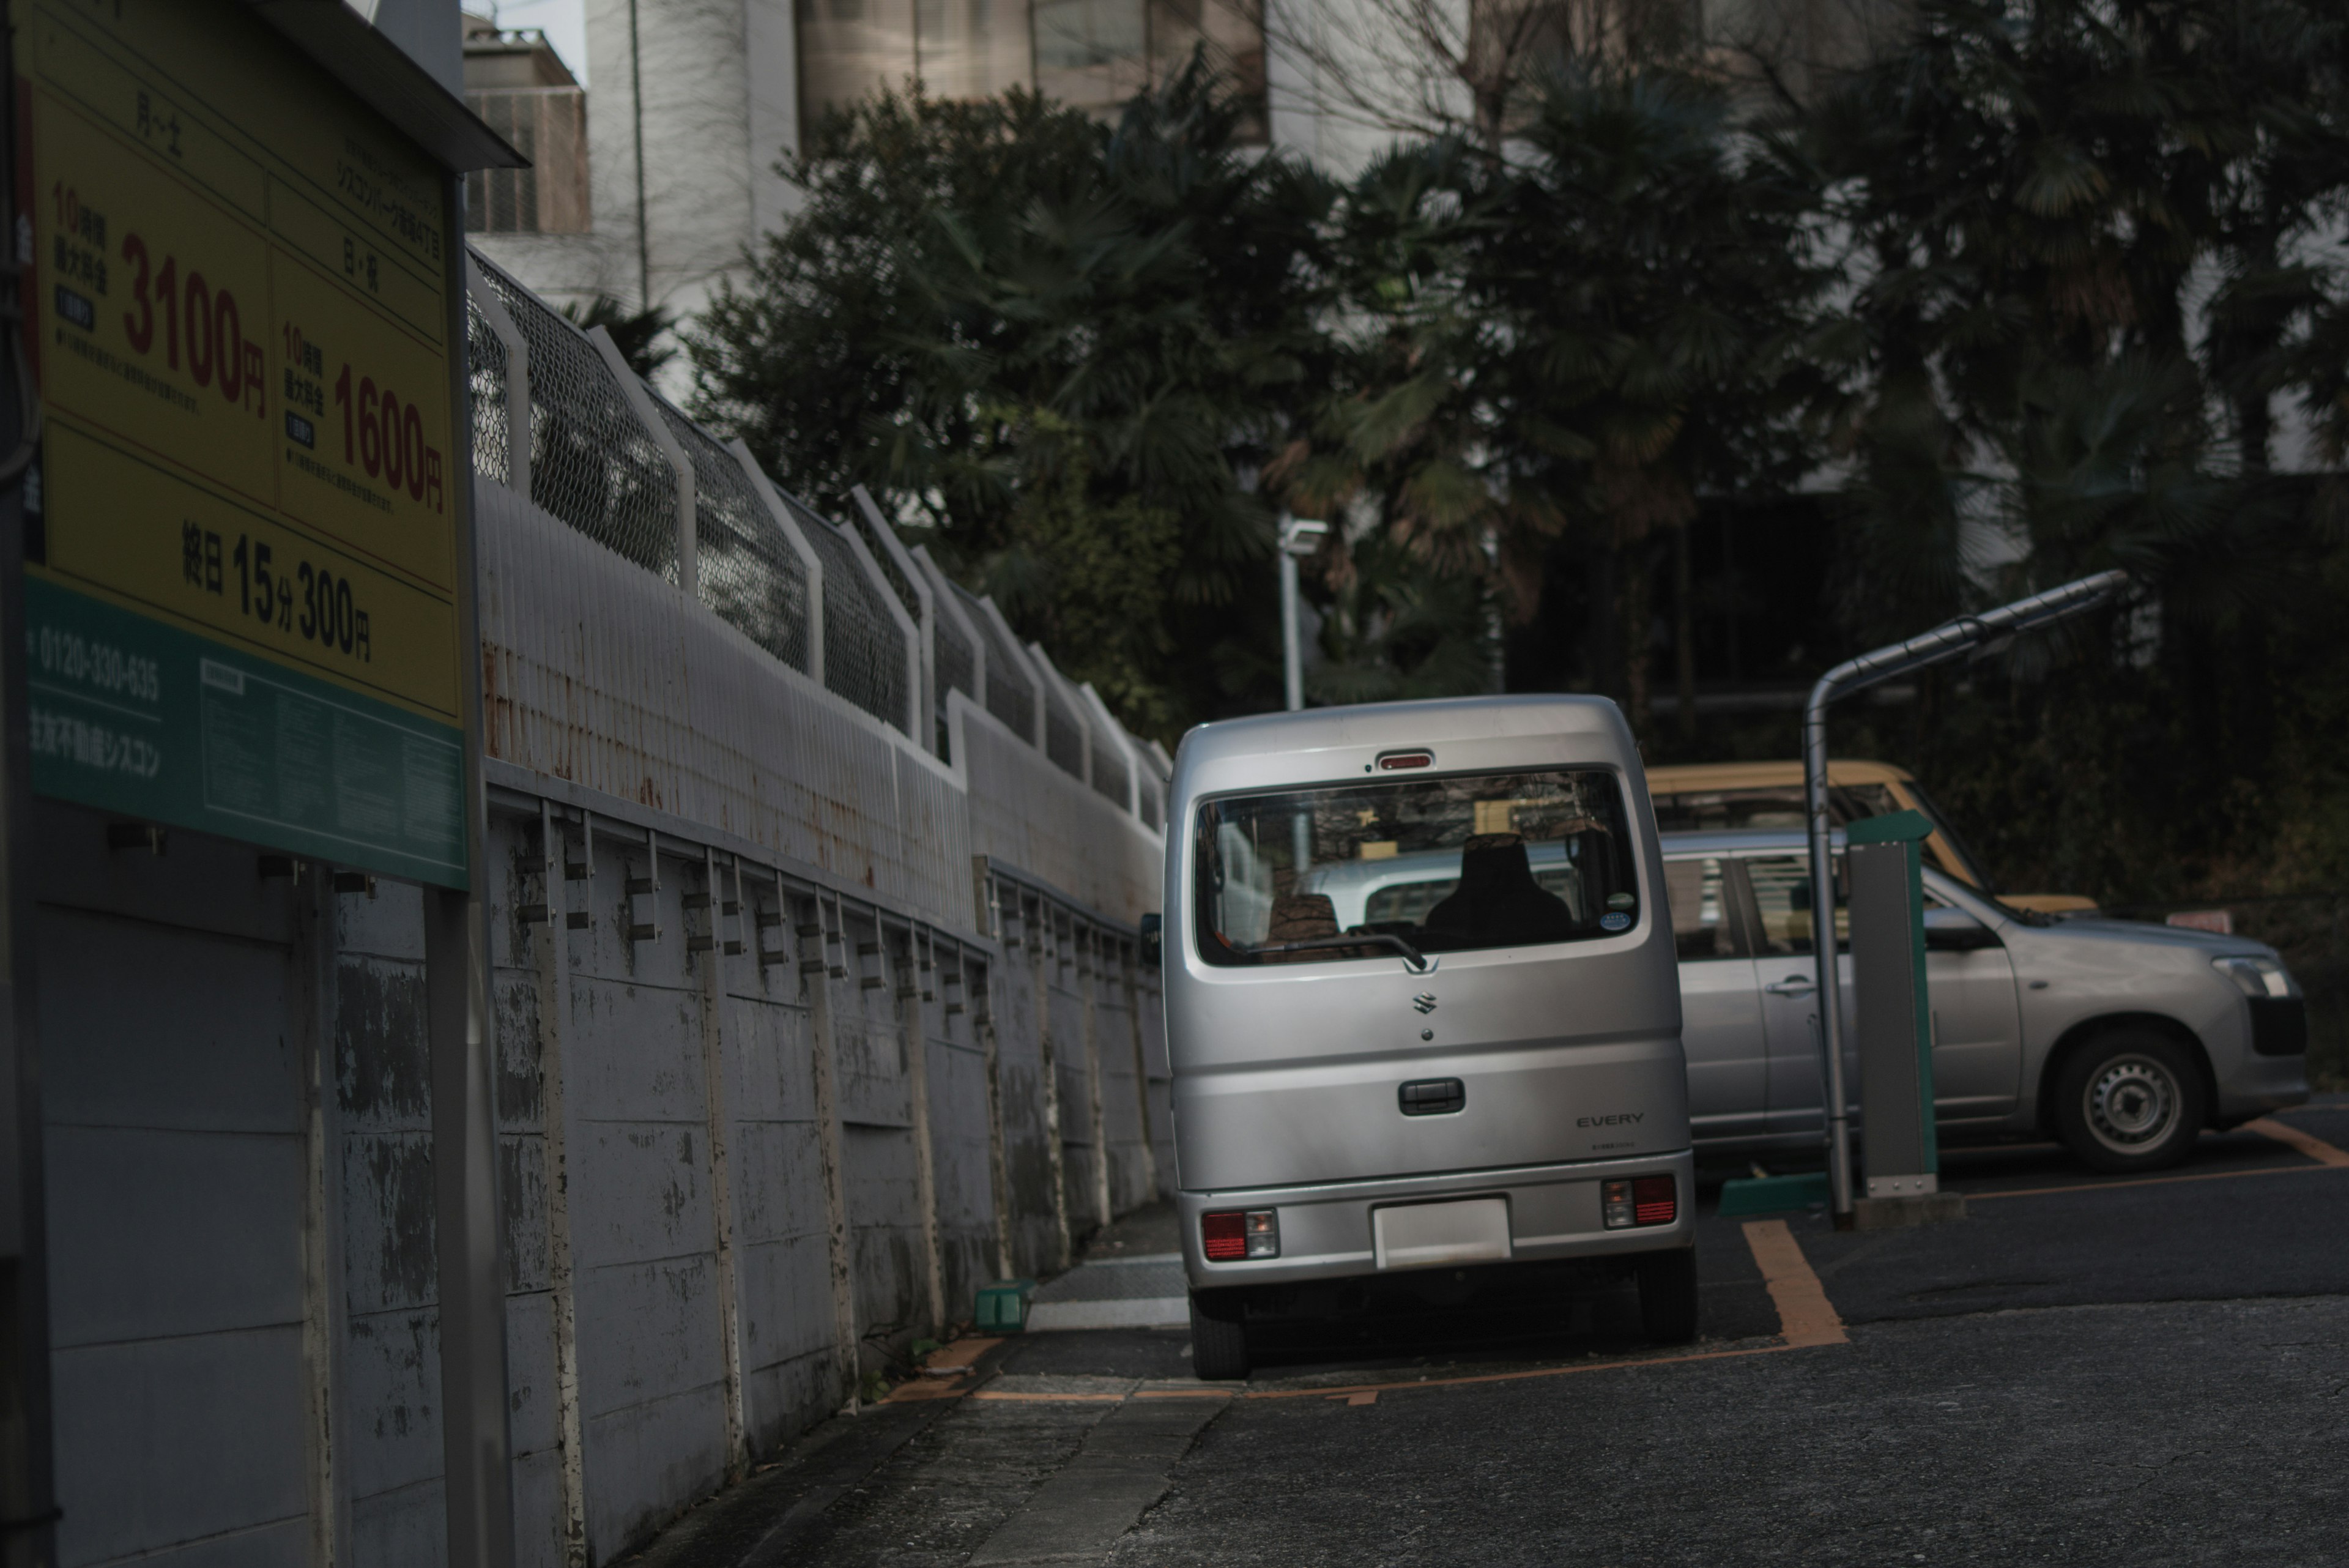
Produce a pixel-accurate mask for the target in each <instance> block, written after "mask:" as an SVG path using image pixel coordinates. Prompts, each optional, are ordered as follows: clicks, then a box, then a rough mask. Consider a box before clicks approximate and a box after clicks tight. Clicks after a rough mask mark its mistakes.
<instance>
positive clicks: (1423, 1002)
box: [1411, 991, 1435, 1012]
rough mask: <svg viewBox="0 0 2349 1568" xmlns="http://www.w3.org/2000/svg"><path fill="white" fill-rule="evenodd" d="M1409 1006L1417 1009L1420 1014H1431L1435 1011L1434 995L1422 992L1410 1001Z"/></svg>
mask: <svg viewBox="0 0 2349 1568" xmlns="http://www.w3.org/2000/svg"><path fill="white" fill-rule="evenodd" d="M1411 1004H1412V1005H1413V1007H1416V1008H1418V1009H1419V1010H1420V1011H1421V1012H1434V1011H1435V993H1434V992H1430V991H1423V992H1420V993H1419V994H1418V995H1417V996H1414V997H1413V998H1412V999H1411Z"/></svg>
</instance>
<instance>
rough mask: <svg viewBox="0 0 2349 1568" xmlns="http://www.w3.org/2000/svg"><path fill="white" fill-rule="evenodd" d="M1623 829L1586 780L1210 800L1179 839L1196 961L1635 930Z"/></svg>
mask: <svg viewBox="0 0 2349 1568" xmlns="http://www.w3.org/2000/svg"><path fill="white" fill-rule="evenodd" d="M1626 824H1627V816H1626V813H1625V810H1624V805H1623V793H1622V787H1621V785H1620V784H1619V782H1618V781H1617V779H1616V776H1615V775H1614V774H1611V773H1607V772H1604V771H1601V770H1598V769H1578V770H1573V771H1562V772H1546V773H1512V774H1462V775H1454V776H1450V777H1444V776H1439V777H1435V778H1418V779H1409V780H1396V781H1385V780H1381V782H1379V783H1376V784H1371V783H1364V784H1341V785H1335V786H1330V787H1326V788H1316V789H1305V790H1284V791H1280V792H1278V793H1274V794H1250V795H1237V796H1226V798H1224V799H1221V800H1215V801H1210V802H1208V803H1206V805H1202V806H1201V807H1200V808H1199V815H1198V819H1197V821H1196V823H1195V833H1196V834H1197V841H1196V848H1197V856H1196V859H1197V866H1198V870H1197V877H1198V881H1197V885H1196V893H1195V898H1194V900H1193V902H1194V904H1195V909H1196V919H1197V939H1198V944H1199V951H1200V954H1201V956H1203V957H1204V958H1206V961H1208V962H1209V963H1214V964H1225V965H1233V964H1257V963H1318V962H1328V961H1331V960H1333V959H1348V958H1362V959H1369V958H1385V959H1389V960H1392V958H1394V957H1395V956H1396V954H1397V953H1398V952H1399V951H1402V950H1405V949H1408V950H1412V951H1415V952H1420V953H1431V952H1462V951H1467V950H1474V949H1480V948H1507V947H1526V946H1532V945H1535V944H1537V943H1545V942H1570V941H1586V940H1592V939H1594V938H1599V937H1609V936H1614V935H1617V934H1619V933H1620V932H1623V931H1627V930H1630V929H1631V928H1632V927H1633V926H1635V925H1637V924H1638V923H1639V919H1640V896H1639V880H1638V876H1637V873H1636V871H1635V870H1634V866H1633V846H1632V844H1631V839H1630V831H1629V829H1628V827H1627V826H1626ZM1349 937H1359V938H1371V939H1374V940H1368V941H1359V942H1350V941H1348V940H1346V939H1347V938H1349ZM1387 938H1394V939H1399V940H1400V943H1401V944H1402V945H1401V946H1400V947H1399V946H1398V945H1397V943H1396V942H1395V941H1389V940H1384V939H1387Z"/></svg>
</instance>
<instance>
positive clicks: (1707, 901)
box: [1664, 855, 1744, 963]
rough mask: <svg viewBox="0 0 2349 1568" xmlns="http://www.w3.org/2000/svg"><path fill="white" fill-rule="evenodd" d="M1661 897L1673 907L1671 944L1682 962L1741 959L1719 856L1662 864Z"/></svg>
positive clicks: (1741, 954)
mask: <svg viewBox="0 0 2349 1568" xmlns="http://www.w3.org/2000/svg"><path fill="white" fill-rule="evenodd" d="M1664 896H1665V898H1666V900H1667V901H1668V902H1670V903H1671V908H1672V945H1673V947H1675V948H1676V949H1678V950H1679V952H1680V959H1681V961H1682V963H1688V962H1691V961H1695V960H1699V959H1717V958H1742V957H1744V952H1743V950H1742V944H1741V943H1740V942H1739V941H1738V940H1737V927H1738V921H1737V919H1735V913H1734V910H1733V909H1732V907H1731V900H1730V889H1729V886H1728V878H1727V877H1726V876H1725V875H1724V874H1723V865H1722V862H1721V859H1720V857H1718V856H1711V855H1708V856H1705V857H1702V859H1690V860H1667V861H1665V862H1664Z"/></svg>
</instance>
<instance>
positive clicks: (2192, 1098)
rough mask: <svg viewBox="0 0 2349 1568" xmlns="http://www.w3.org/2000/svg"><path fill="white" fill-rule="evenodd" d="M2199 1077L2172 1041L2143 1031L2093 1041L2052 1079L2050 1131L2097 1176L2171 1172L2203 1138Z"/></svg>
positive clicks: (2126, 1031)
mask: <svg viewBox="0 0 2349 1568" xmlns="http://www.w3.org/2000/svg"><path fill="white" fill-rule="evenodd" d="M2204 1112H2205V1106H2204V1105H2203V1103H2202V1075H2201V1074H2200V1073H2199V1072H2197V1071H2195V1067H2194V1058H2193V1056H2192V1055H2191V1054H2189V1052H2188V1051H2187V1049H2186V1048H2185V1047H2184V1046H2182V1045H2180V1044H2178V1042H2177V1041H2175V1040H2170V1039H2166V1038H2164V1037H2163V1036H2161V1035H2159V1034H2156V1033H2152V1032H2151V1031H2150V1030H2145V1029H2116V1030H2114V1031H2113V1032H2112V1033H2109V1034H2100V1035H2098V1036H2097V1037H2096V1038H2095V1039H2094V1040H2091V1041H2090V1042H2088V1044H2086V1045H2085V1047H2083V1048H2082V1049H2081V1050H2080V1051H2078V1052H2076V1053H2075V1054H2074V1055H2073V1056H2072V1059H2071V1060H2070V1061H2068V1062H2065V1063H2064V1067H2063V1070H2062V1071H2061V1072H2059V1073H2057V1074H2056V1075H2055V1131H2056V1134H2057V1136H2058V1137H2062V1138H2063V1140H2064V1144H2065V1145H2066V1146H2067V1147H2070V1149H2071V1150H2072V1152H2073V1153H2074V1154H2075V1155H2077V1156H2078V1157H2079V1158H2080V1162H2081V1163H2082V1164H2084V1165H2086V1166H2088V1167H2089V1168H2092V1169H2095V1170H2109V1171H2131V1170H2158V1169H2160V1168H2162V1167H2164V1166H2168V1165H2176V1164H2177V1163H2178V1161H2179V1160H2181V1159H2184V1158H2186V1156H2187V1154H2188V1153H2189V1151H2190V1150H2191V1149H2192V1148H2193V1147H2194V1139H2195V1138H2196V1137H2197V1136H2198V1135H2199V1134H2200V1132H2201V1131H2202V1119H2203V1116H2204Z"/></svg>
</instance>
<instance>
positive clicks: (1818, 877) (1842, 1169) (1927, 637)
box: [1803, 571, 2128, 1229]
mask: <svg viewBox="0 0 2349 1568" xmlns="http://www.w3.org/2000/svg"><path fill="white" fill-rule="evenodd" d="M2127 582H2128V574H2127V573H2126V572H2119V571H2111V572H2098V573H2097V574H2095V576H2088V577H2082V578H2080V579H2078V580H2077V581H2075V582H2069V583H2065V584H2064V585H2063V586H2062V587H2054V588H2050V589H2048V590H2047V591H2046V592H2045V593H2043V594H2033V595H2032V596H2031V597H2029V598H2024V599H2017V600H2015V601H2014V602H2013V604H2008V605H2002V606H2000V607H1998V608H1997V609H1994V610H1987V611H1984V612H1983V613H1982V614H1981V615H1978V616H1960V617H1959V618H1957V619H1955V620H1951V621H1945V622H1944V623H1942V624H1941V625H1940V626H1937V627H1935V628H1933V629H1932V630H1930V631H1927V632H1920V634H1918V635H1917V636H1915V637H1912V638H1910V639H1909V640H1908V641H1906V642H1897V643H1893V644H1891V645H1889V646H1888V647H1885V648H1879V649H1875V650H1874V651H1873V652H1870V653H1863V654H1861V655H1860V656H1859V657H1858V658H1857V659H1846V660H1845V661H1844V662H1843V663H1841V664H1838V665H1837V666H1836V667H1835V668H1834V669H1833V670H1828V671H1827V672H1826V674H1825V675H1822V676H1820V677H1819V679H1818V683H1817V684H1816V685H1815V686H1813V687H1812V688H1811V695H1810V700H1809V701H1808V702H1807V703H1806V704H1805V706H1804V709H1803V801H1804V805H1805V807H1806V815H1807V816H1808V819H1809V824H1810V840H1811V930H1812V940H1811V951H1812V957H1813V960H1814V961H1815V964H1816V974H1817V977H1818V988H1817V991H1816V995H1817V997H1818V1006H1819V1031H1818V1041H1819V1056H1820V1062H1819V1077H1820V1081H1821V1086H1822V1088H1823V1089H1824V1090H1825V1094H1826V1097H1825V1100H1824V1102H1823V1103H1824V1105H1825V1106H1826V1144H1827V1190H1828V1198H1829V1200H1830V1204H1831V1206H1832V1209H1833V1211H1834V1214H1835V1222H1836V1225H1837V1228H1839V1229H1848V1228H1849V1227H1850V1224H1851V1218H1852V1185H1851V1114H1850V1104H1849V1100H1848V1098H1847V1093H1846V1086H1845V1084H1844V1071H1843V1036H1844V1027H1843V1006H1842V1001H1843V993H1842V984H1841V981H1840V979H1839V968H1840V966H1839V965H1838V963H1837V954H1836V950H1837V941H1836V934H1835V932H1836V920H1835V908H1836V906H1835V876H1834V870H1835V862H1834V856H1833V847H1832V838H1833V833H1834V824H1833V822H1832V820H1831V818H1830V815H1829V811H1828V800H1827V705H1828V704H1829V703H1831V702H1833V701H1836V700H1837V698H1841V697H1848V696H1850V695H1851V694H1852V693H1853V692H1855V691H1866V690H1867V689H1868V687H1870V686H1874V685H1876V684H1877V683H1878V682H1879V681H1884V680H1891V679H1892V678H1893V677H1895V676H1898V675H1907V674H1910V673H1912V672H1914V671H1916V670H1923V669H1926V668H1928V667H1929V666H1931V665H1935V664H1940V663H1943V662H1945V661H1947V660H1949V659H1957V658H1960V657H1961V656H1963V655H1966V654H1969V653H1972V652H1974V651H1976V650H1977V649H1982V648H1984V647H1987V646H1990V645H1992V644H1994V643H1997V642H2000V641H2003V640H2005V639H2010V638H2013V637H2018V636H2021V635H2023V634H2024V633H2026V632H2034V631H2044V630H2045V629H2046V628H2049V627H2052V626H2054V625H2056V624H2058V623H2059V622H2062V621H2065V620H2069V619H2070V618H2073V617H2074V616H2076V615H2080V614H2082V613H2084V612H2085V611H2087V610H2091V609H2094V608H2095V607H2096V606H2098V605H2100V604H2102V603H2104V602H2105V601H2106V599H2108V598H2110V597H2112V596H2113V595H2115V594H2116V593H2118V592H2119V591H2120V590H2121V589H2122V588H2123V587H2125V586H2127Z"/></svg>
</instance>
